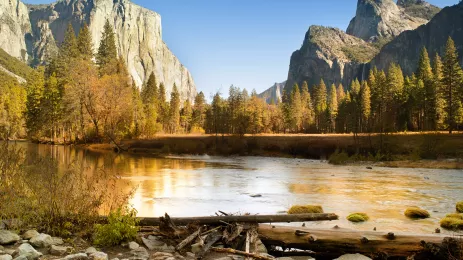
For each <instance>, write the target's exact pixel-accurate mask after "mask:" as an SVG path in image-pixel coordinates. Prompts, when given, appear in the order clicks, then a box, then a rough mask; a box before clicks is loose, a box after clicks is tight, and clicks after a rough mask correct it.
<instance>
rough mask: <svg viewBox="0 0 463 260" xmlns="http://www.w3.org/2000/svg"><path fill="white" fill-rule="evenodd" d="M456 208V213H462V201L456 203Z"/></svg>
mask: <svg viewBox="0 0 463 260" xmlns="http://www.w3.org/2000/svg"><path fill="white" fill-rule="evenodd" d="M456 209H457V212H458V213H463V201H460V202H458V203H457V205H456Z"/></svg>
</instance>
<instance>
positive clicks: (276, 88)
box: [258, 81, 286, 104]
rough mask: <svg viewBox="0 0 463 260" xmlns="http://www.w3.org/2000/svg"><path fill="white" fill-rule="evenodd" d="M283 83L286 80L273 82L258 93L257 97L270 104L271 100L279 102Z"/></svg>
mask: <svg viewBox="0 0 463 260" xmlns="http://www.w3.org/2000/svg"><path fill="white" fill-rule="evenodd" d="M285 84H286V81H284V82H282V83H275V84H274V85H273V86H271V87H270V88H269V89H267V90H265V91H264V92H262V93H260V94H259V95H258V97H259V98H262V99H264V100H265V102H267V104H270V103H272V102H274V103H279V102H281V100H282V96H283V89H284V87H285Z"/></svg>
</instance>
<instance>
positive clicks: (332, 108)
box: [328, 84, 338, 132]
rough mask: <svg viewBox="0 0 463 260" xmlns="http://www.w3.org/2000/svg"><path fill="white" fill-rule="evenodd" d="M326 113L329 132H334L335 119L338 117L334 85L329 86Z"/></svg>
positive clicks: (336, 95)
mask: <svg viewBox="0 0 463 260" xmlns="http://www.w3.org/2000/svg"><path fill="white" fill-rule="evenodd" d="M328 113H329V121H330V128H331V132H334V131H335V129H336V117H337V116H338V94H337V90H336V86H335V85H334V84H332V85H331V89H330V96H329V105H328Z"/></svg>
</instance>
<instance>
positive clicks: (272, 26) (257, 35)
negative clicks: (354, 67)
mask: <svg viewBox="0 0 463 260" xmlns="http://www.w3.org/2000/svg"><path fill="white" fill-rule="evenodd" d="M25 2H27V3H50V2H54V1H49V0H25ZM133 2H134V3H136V4H139V5H141V6H144V7H146V8H148V9H151V10H153V11H156V12H157V13H159V14H161V16H162V27H163V38H164V41H165V42H166V43H167V45H168V46H169V48H170V49H171V50H172V51H173V53H174V54H175V55H176V56H177V57H178V58H179V59H180V61H181V62H182V63H183V64H184V65H185V66H186V67H187V68H188V69H189V70H190V71H191V73H192V75H193V78H194V80H195V82H196V86H197V89H198V91H203V92H204V93H205V94H206V96H207V97H209V96H210V94H211V93H215V92H216V91H220V92H221V93H223V94H225V95H227V94H228V87H229V86H230V85H231V84H234V85H236V86H238V87H241V88H246V89H248V90H249V91H251V90H252V89H256V90H257V92H259V93H260V92H262V91H264V90H265V89H267V88H269V87H270V86H271V85H273V84H274V83H275V82H282V81H284V80H286V77H287V74H288V67H289V59H290V57H291V54H292V52H293V51H295V50H297V49H299V48H300V47H301V44H302V40H303V39H304V35H305V33H306V31H307V29H308V28H309V26H310V25H313V24H316V25H325V26H333V27H338V28H341V29H343V30H345V29H346V28H347V25H348V24H349V21H350V19H351V18H352V17H354V15H355V9H356V4H357V0H133ZM428 2H430V3H432V4H434V5H437V6H440V7H444V6H447V5H453V4H456V3H457V2H458V0H429V1H428Z"/></svg>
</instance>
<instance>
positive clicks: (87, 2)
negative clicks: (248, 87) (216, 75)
mask: <svg viewBox="0 0 463 260" xmlns="http://www.w3.org/2000/svg"><path fill="white" fill-rule="evenodd" d="M4 7H5V8H8V11H7V12H4V13H3V14H2V16H1V17H2V19H3V20H6V19H8V21H11V22H10V24H11V26H8V27H11V28H9V29H3V27H5V24H6V25H8V24H7V23H4V22H2V23H1V26H2V29H1V30H0V38H1V39H8V43H3V41H1V42H0V47H1V48H3V49H4V50H5V51H7V52H8V53H9V54H10V55H12V56H14V57H17V58H20V59H22V60H23V61H27V62H29V63H31V64H40V63H43V62H44V61H45V60H46V59H47V58H48V57H49V56H50V55H53V54H54V53H55V52H56V51H57V49H58V46H59V45H60V43H61V42H62V41H63V39H64V32H65V30H66V28H67V25H68V24H69V23H71V24H72V26H73V27H74V30H75V31H76V32H78V31H79V30H80V27H81V26H82V25H83V24H84V23H87V24H88V26H89V29H90V32H91V34H92V37H93V45H94V49H95V51H96V49H97V47H98V45H99V42H100V39H101V32H102V29H103V25H104V23H105V22H106V20H109V22H110V23H111V24H112V25H113V26H114V30H115V33H116V41H117V48H118V52H119V55H120V56H122V57H123V58H124V59H125V62H126V64H127V68H128V70H129V72H130V75H131V76H132V78H133V80H134V82H135V84H136V85H137V86H138V87H141V85H142V84H143V83H144V82H145V81H146V80H147V78H148V77H149V75H150V74H151V73H152V72H154V74H155V75H156V78H157V80H158V82H163V83H164V84H165V86H166V91H167V95H170V92H171V90H172V88H173V85H174V84H176V85H177V87H178V89H179V91H180V94H181V98H182V100H185V99H190V100H192V99H193V98H194V96H195V95H196V87H195V84H194V81H193V78H192V76H191V74H190V72H189V71H188V70H187V69H186V68H185V67H184V66H183V65H182V64H181V63H180V61H179V60H178V59H177V57H175V55H174V54H173V53H172V52H171V51H170V50H169V48H168V47H167V45H166V44H165V43H164V42H163V40H162V27H161V16H160V15H159V14H157V13H155V12H153V11H151V10H148V9H145V8H143V7H140V6H138V5H136V4H134V3H132V2H131V1H129V0H60V1H57V2H56V3H53V4H50V5H29V6H28V8H27V7H26V6H25V5H24V4H22V3H21V2H19V1H17V0H0V10H4ZM28 9H29V10H28ZM0 12H1V11H0ZM3 17H7V18H3ZM3 20H2V21H3ZM8 37H9V38H8Z"/></svg>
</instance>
